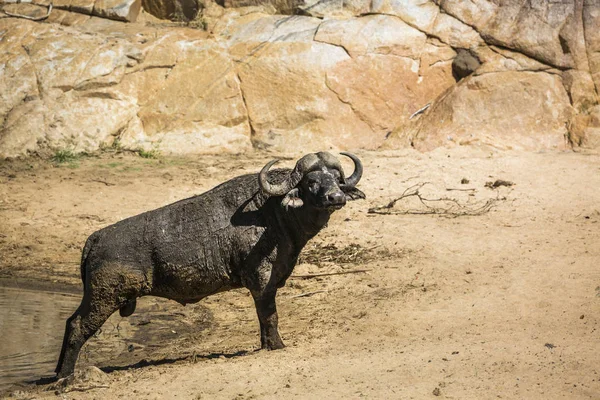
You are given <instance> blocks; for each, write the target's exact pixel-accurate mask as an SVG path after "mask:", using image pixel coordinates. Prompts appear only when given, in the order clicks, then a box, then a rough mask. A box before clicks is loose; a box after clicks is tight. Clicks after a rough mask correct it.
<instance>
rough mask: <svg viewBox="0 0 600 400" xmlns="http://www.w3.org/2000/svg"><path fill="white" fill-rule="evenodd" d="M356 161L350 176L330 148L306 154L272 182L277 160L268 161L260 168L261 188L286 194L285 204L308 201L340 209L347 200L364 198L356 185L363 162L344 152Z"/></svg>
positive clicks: (320, 207)
mask: <svg viewBox="0 0 600 400" xmlns="http://www.w3.org/2000/svg"><path fill="white" fill-rule="evenodd" d="M341 154H343V155H345V156H347V157H349V158H351V159H352V161H354V172H353V173H352V175H350V176H349V177H348V178H346V176H345V175H344V170H343V169H342V166H341V164H340V162H339V161H338V159H337V158H335V157H334V156H333V155H331V154H330V153H327V152H320V153H314V154H307V155H306V156H304V157H302V158H301V159H300V160H298V162H297V163H296V166H295V167H294V169H293V170H292V171H291V172H290V173H289V175H288V176H287V177H286V178H285V179H284V180H283V181H282V182H279V183H277V184H274V183H269V181H268V179H267V173H268V171H269V169H270V168H271V167H272V166H273V164H275V163H276V162H277V161H278V160H273V161H270V162H269V163H267V165H265V166H264V168H263V169H262V170H261V171H260V174H259V176H258V182H259V185H260V188H261V190H262V191H263V192H264V193H266V194H268V195H270V196H284V198H283V200H282V202H281V204H282V205H283V206H284V207H286V208H287V207H293V208H297V207H302V206H303V205H307V206H309V207H314V208H318V209H327V210H331V211H334V210H337V209H340V208H342V207H343V206H344V205H345V204H346V201H348V200H355V199H364V198H365V194H364V193H363V192H361V191H360V190H358V189H357V188H356V185H357V184H358V182H359V181H360V178H361V177H362V172H363V168H362V163H361V162H360V160H359V159H358V157H356V156H355V155H354V154H350V153H341Z"/></svg>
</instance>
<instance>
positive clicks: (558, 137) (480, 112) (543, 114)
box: [386, 71, 572, 151]
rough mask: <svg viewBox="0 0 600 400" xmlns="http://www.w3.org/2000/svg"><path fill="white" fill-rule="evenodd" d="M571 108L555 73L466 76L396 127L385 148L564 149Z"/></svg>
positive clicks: (423, 149) (503, 73)
mask: <svg viewBox="0 0 600 400" xmlns="http://www.w3.org/2000/svg"><path fill="white" fill-rule="evenodd" d="M571 112H572V108H571V105H570V103H569V96H568V94H567V92H566V90H565V89H564V88H563V86H562V84H561V78H560V76H559V75H557V74H550V73H546V72H516V71H509V72H497V73H488V74H483V75H479V76H470V77H468V78H465V79H463V80H462V81H461V82H460V83H458V84H457V85H455V86H454V87H452V88H451V89H449V90H448V91H447V92H446V93H444V94H443V95H442V96H440V97H439V98H438V99H437V100H436V101H435V102H433V103H432V104H431V107H429V108H428V109H427V110H426V111H425V112H424V113H423V114H422V115H420V116H418V117H416V118H415V119H413V120H411V121H409V122H408V123H407V124H405V125H403V126H401V127H399V128H398V129H397V131H396V132H395V135H394V137H393V138H392V139H391V140H390V142H389V143H387V144H386V146H388V147H396V146H401V147H405V146H408V145H410V146H412V147H414V148H416V149H418V150H422V151H428V150H432V149H434V148H436V147H454V146H459V145H471V146H477V147H484V148H485V147H489V148H496V149H519V150H543V149H565V148H566V147H567V144H568V133H569V132H568V130H567V128H566V126H567V122H568V121H569V119H570V118H571Z"/></svg>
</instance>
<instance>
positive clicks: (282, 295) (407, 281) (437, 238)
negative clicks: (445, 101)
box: [0, 149, 600, 399]
mask: <svg viewBox="0 0 600 400" xmlns="http://www.w3.org/2000/svg"><path fill="white" fill-rule="evenodd" d="M359 155H360V156H361V157H362V159H363V160H364V164H365V174H364V177H363V180H362V181H361V183H360V184H359V187H360V188H361V189H362V190H363V191H364V192H365V193H366V194H367V196H368V199H367V200H366V201H356V202H352V203H351V204H349V205H348V206H347V207H345V208H344V209H342V210H341V211H338V212H336V213H335V214H334V217H333V219H332V221H331V223H330V224H329V227H327V228H326V229H325V230H323V231H322V232H321V233H320V234H319V235H318V236H317V238H315V240H314V241H313V242H312V243H311V244H310V245H309V246H308V248H307V249H306V252H305V253H304V254H303V256H302V259H301V263H300V264H299V265H298V266H297V267H296V270H295V275H307V274H321V273H330V272H350V271H355V270H367V271H365V272H358V273H349V274H339V275H329V276H321V277H313V278H308V279H306V278H302V277H298V276H297V277H294V278H292V279H290V280H289V281H288V284H287V286H286V287H285V288H284V289H282V290H281V291H280V292H279V294H278V306H279V316H280V331H281V333H282V337H283V339H284V341H285V343H286V344H287V346H288V347H287V348H286V349H284V350H279V351H274V352H266V351H258V350H257V349H258V347H259V335H258V321H257V319H256V317H255V311H254V307H253V304H252V300H251V297H250V296H249V295H248V293H247V292H246V291H245V290H236V291H231V292H227V293H223V294H219V295H216V296H213V297H211V298H208V299H206V300H204V301H203V302H201V303H199V304H198V305H194V306H188V307H185V308H184V307H182V306H180V305H178V304H175V303H173V302H165V301H159V300H156V299H148V300H146V301H147V303H146V305H148V304H150V305H152V304H155V305H156V307H158V308H161V309H162V310H167V311H168V312H169V315H171V316H173V318H174V319H178V318H179V319H181V321H178V326H181V325H182V324H183V325H185V326H187V327H188V328H187V329H184V330H183V331H181V332H179V333H177V334H174V335H173V337H162V338H154V339H155V341H153V338H149V339H147V340H146V342H144V343H141V344H136V347H135V350H134V351H127V346H126V345H125V344H127V343H130V342H131V341H132V340H133V339H132V337H131V336H128V335H133V333H131V332H130V331H128V330H127V329H124V330H122V331H121V332H120V334H119V336H118V337H117V338H110V337H104V338H103V337H100V338H93V339H92V340H90V344H89V346H88V347H87V349H85V350H84V352H83V355H82V357H81V359H80V362H79V364H78V367H79V369H81V368H84V367H86V366H88V365H96V366H99V367H103V368H105V370H106V371H112V372H110V373H107V374H104V375H103V376H102V377H101V379H100V381H101V384H99V383H97V384H90V383H79V384H73V385H71V386H67V388H66V389H64V388H58V389H57V387H56V386H52V385H42V386H37V387H25V388H21V389H20V390H21V392H18V393H16V394H14V396H16V397H17V398H19V397H21V398H56V394H55V391H56V390H58V392H57V393H58V395H59V398H81V399H106V398H143V399H146V398H148V399H154V398H156V399H163V398H181V399H233V398H240V399H250V398H254V399H280V398H325V397H327V398H344V399H347V398H360V397H366V398H377V399H384V398H385V399H387V398H402V399H413V398H414V399H423V398H436V397H439V398H454V399H496V398H504V399H506V398H512V399H524V398H526V399H537V398H539V399H560V398H564V399H594V398H595V399H598V398H600V375H599V372H600V330H599V329H600V325H599V321H600V267H599V265H598V264H599V260H600V257H599V256H600V223H599V221H600V156H598V155H594V154H577V153H572V152H565V153H546V154H531V153H511V152H509V153H506V152H503V153H498V152H486V151H479V150H467V149H458V150H452V151H450V150H437V151H434V152H431V153H426V154H421V153H417V152H412V151H400V152H383V153H368V152H365V153H359ZM269 158H270V156H268V155H265V154H256V155H251V156H222V157H220V156H213V157H196V158H193V159H192V158H166V157H165V158H160V159H158V160H154V159H142V158H139V157H137V156H134V155H127V154H115V155H102V156H100V157H93V158H83V159H80V160H78V161H76V162H74V163H70V164H69V163H67V164H61V165H54V164H53V163H50V162H43V161H36V160H25V161H16V162H3V163H2V164H0V181H1V184H0V224H1V225H2V226H1V228H0V277H2V278H3V280H2V281H1V282H2V283H3V284H7V285H9V284H15V282H17V284H18V285H21V286H23V285H26V286H30V287H41V286H45V287H53V288H66V289H69V288H77V289H74V290H80V289H79V286H80V280H79V276H78V273H79V267H78V262H79V257H80V251H81V247H82V245H83V243H84V242H85V239H86V237H87V235H89V234H90V233H92V232H93V231H95V230H96V229H98V228H101V227H103V226H106V225H108V224H110V223H113V222H116V221H118V220H120V219H122V218H125V217H128V216H131V215H134V214H137V213H139V212H142V211H146V210H149V209H153V208H156V207H158V206H162V205H165V204H168V203H170V202H173V201H175V200H178V199H181V198H185V197H189V196H191V195H194V194H198V193H201V192H203V191H205V190H207V189H210V188H211V187H213V186H215V185H216V184H218V183H220V182H222V181H224V180H226V179H228V178H230V177H233V176H236V175H238V174H241V173H247V172H256V171H258V170H259V169H260V168H261V167H262V165H264V163H265V162H266V161H267V160H268V159H269ZM344 162H345V161H344ZM283 164H285V165H288V166H292V165H293V161H291V160H287V161H285V162H284V163H283ZM344 165H346V166H347V168H349V169H350V168H351V166H350V164H346V163H345V164H344ZM463 178H466V179H467V180H468V181H469V183H461V180H462V179H463ZM497 179H503V180H507V181H511V182H514V184H515V185H514V186H510V187H507V186H500V187H499V188H497V189H490V188H486V187H485V184H486V182H493V181H495V180H497ZM424 182H429V183H428V184H427V185H425V186H424V187H423V188H422V189H421V193H423V195H424V196H425V197H428V198H440V197H452V198H454V199H456V200H457V201H458V203H459V204H461V205H467V206H468V207H470V209H473V208H476V207H477V205H481V204H483V202H485V201H486V200H489V199H493V200H494V201H495V203H494V204H493V208H492V209H491V210H490V211H489V212H487V213H484V214H483V215H478V216H459V217H456V218H450V217H448V216H440V215H437V214H433V215H418V214H414V213H410V214H406V215H401V214H392V215H380V214H372V213H368V210H369V208H371V207H376V206H381V205H385V204H387V203H388V202H389V201H390V200H392V199H394V198H397V197H398V196H400V195H401V194H402V193H403V192H404V190H405V189H406V188H408V187H410V186H412V185H414V184H418V183H424ZM447 189H460V190H447ZM414 200H415V199H414V198H412V199H408V201H407V202H404V201H401V202H398V203H397V204H396V206H395V207H394V209H393V210H394V211H395V212H399V211H402V210H408V209H409V208H414V209H415V210H420V211H423V210H424V209H423V208H422V205H420V204H419V202H415V201H414ZM439 206H441V207H443V208H445V209H447V208H448V207H449V206H450V203H443V204H439ZM150 309H152V307H150ZM149 315H150V321H151V320H152V312H150V314H149ZM134 317H135V314H134V316H132V317H130V319H129V320H125V321H120V320H121V317H119V316H118V313H117V315H114V316H113V317H112V318H111V320H113V321H112V322H111V321H109V322H110V323H111V324H113V325H114V324H115V323H121V324H122V325H123V326H129V325H135V323H134V322H131V321H136V320H135V318H134ZM137 321H138V322H139V320H137ZM145 323H147V321H146V322H145ZM128 324H129V325H128ZM194 324H197V326H198V327H199V328H198V330H195V329H194V327H195V325H194ZM138 325H140V326H137V328H136V329H138V330H139V331H143V329H144V326H142V325H143V324H138ZM58 350H59V349H57V353H58ZM130 350H131V348H130ZM138 350H139V351H138ZM57 355H58V354H57ZM142 359H145V360H147V361H148V362H142V363H139V362H140V361H141V360H142ZM136 363H139V364H136ZM118 366H120V367H121V368H116V369H115V368H114V367H118ZM128 366H129V367H128ZM107 367H113V368H107ZM23 390H25V391H23Z"/></svg>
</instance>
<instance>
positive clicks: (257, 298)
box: [252, 291, 285, 350]
mask: <svg viewBox="0 0 600 400" xmlns="http://www.w3.org/2000/svg"><path fill="white" fill-rule="evenodd" d="M276 294H277V291H271V292H261V293H258V294H255V293H252V297H254V305H255V306H256V313H257V314H258V321H259V322H260V345H261V348H263V349H267V350H277V349H283V348H284V347H285V345H284V344H283V341H282V340H281V336H279V332H278V330H277V322H278V320H277V306H276V305H275V295H276Z"/></svg>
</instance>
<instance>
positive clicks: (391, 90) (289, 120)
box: [0, 0, 600, 157]
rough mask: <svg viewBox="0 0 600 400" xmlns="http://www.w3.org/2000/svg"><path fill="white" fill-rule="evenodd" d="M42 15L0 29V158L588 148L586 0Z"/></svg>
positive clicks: (149, 1)
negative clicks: (61, 152)
mask: <svg viewBox="0 0 600 400" xmlns="http://www.w3.org/2000/svg"><path fill="white" fill-rule="evenodd" d="M44 1H46V0H40V2H39V3H35V0H34V5H29V4H10V5H7V6H5V7H8V6H10V7H11V8H10V12H11V13H20V14H29V15H33V16H40V15H43V14H45V12H46V11H45V10H46V8H45V7H41V6H44V5H46V3H44ZM186 1H187V2H186ZM267 3H268V4H267ZM35 4H39V5H41V6H36V5H35ZM53 4H54V6H55V9H54V10H53V12H52V13H51V15H50V17H49V18H48V19H47V20H45V21H44V22H34V21H27V20H25V19H20V18H3V19H0V49H1V50H2V52H0V80H1V82H2V84H3V87H4V90H2V91H0V116H1V117H2V120H1V121H2V123H1V125H0V157H17V156H23V155H27V154H31V153H40V152H41V153H44V152H52V151H55V150H56V149H63V148H69V149H72V150H74V151H94V150H97V149H99V148H102V147H104V146H117V145H118V146H122V147H125V148H130V149H141V148H146V149H158V150H160V151H163V152H165V153H199V154H201V153H214V152H222V151H228V152H243V151H248V150H250V149H252V148H264V149H270V150H273V151H276V152H287V151H300V150H301V151H309V150H320V149H357V148H365V149H375V148H378V147H379V146H381V145H383V146H385V147H408V146H414V147H415V148H417V149H420V150H429V149H433V148H435V147H439V146H457V145H471V146H488V147H495V148H517V149H533V150H540V149H564V148H567V147H569V146H582V147H590V148H598V147H599V146H600V111H599V110H600V105H599V97H598V90H599V89H600V3H598V2H597V1H595V0H573V1H570V2H569V1H560V2H559V1H556V2H546V1H533V2H532V1H526V0H503V1H501V2H499V1H491V0H490V1H486V0H481V1H477V2H456V1H449V0H448V1H445V0H435V1H430V0H375V1H370V0H369V1H367V0H352V1H347V0H344V1H343V2H335V1H329V2H320V1H313V0H309V1H303V2H298V1H295V0H286V1H284V0H272V1H271V2H267V1H263V0H261V1H260V2H258V1H257V0H225V1H223V2H219V4H217V3H214V2H212V1H211V0H203V1H201V2H200V1H198V2H196V0H189V1H188V0H185V1H184V0H160V1H159V0H143V2H141V1H140V0H125V1H123V0H95V1H94V0H61V1H60V2H57V1H54V3H53ZM257 4H260V5H259V6H257ZM141 6H143V7H144V9H145V10H147V11H148V12H151V13H152V14H154V15H156V16H158V17H161V18H173V16H174V15H175V14H177V13H179V14H181V15H180V16H179V17H177V18H176V19H180V20H190V19H193V18H194V17H195V16H196V14H197V13H200V14H198V16H197V17H196V19H195V20H194V21H192V22H190V23H189V24H188V25H189V26H187V27H186V26H184V25H182V24H181V23H175V24H174V23H169V22H160V21H157V20H154V21H150V19H149V18H150V17H148V16H147V14H145V13H143V15H142V16H141V17H140V18H139V20H140V21H138V22H136V23H133V22H115V21H110V20H108V19H113V20H114V19H121V20H123V21H134V20H136V18H138V14H139V13H140V11H139V10H140V7H141ZM35 7H38V8H40V10H37V11H36V10H35ZM236 7H237V8H236ZM6 10H7V11H8V8H7V9H6ZM299 13H301V14H303V15H297V14H299ZM179 14H178V15H179ZM282 14H288V15H282ZM147 21H150V22H147ZM428 104H429V106H428V107H427V108H425V109H424V110H422V108H423V107H424V106H426V105H428Z"/></svg>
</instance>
